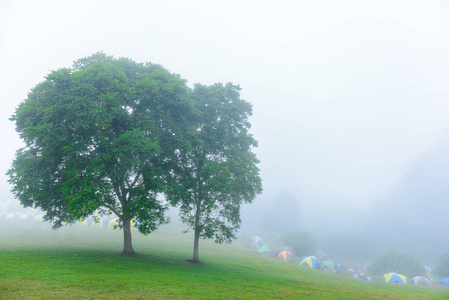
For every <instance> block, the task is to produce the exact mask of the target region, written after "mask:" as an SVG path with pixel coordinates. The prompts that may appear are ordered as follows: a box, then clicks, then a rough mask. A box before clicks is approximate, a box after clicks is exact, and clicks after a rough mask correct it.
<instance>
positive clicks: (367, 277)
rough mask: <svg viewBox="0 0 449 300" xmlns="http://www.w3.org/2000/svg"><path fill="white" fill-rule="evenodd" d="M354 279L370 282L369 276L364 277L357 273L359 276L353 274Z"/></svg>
mask: <svg viewBox="0 0 449 300" xmlns="http://www.w3.org/2000/svg"><path fill="white" fill-rule="evenodd" d="M354 278H355V279H362V280H368V281H370V280H371V277H369V276H366V275H365V274H363V273H359V274H354Z"/></svg>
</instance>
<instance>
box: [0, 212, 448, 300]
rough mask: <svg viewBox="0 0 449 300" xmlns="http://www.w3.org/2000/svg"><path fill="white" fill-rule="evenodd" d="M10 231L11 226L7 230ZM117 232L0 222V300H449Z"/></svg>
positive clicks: (430, 291) (220, 248)
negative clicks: (129, 246)
mask: <svg viewBox="0 0 449 300" xmlns="http://www.w3.org/2000/svg"><path fill="white" fill-rule="evenodd" d="M9 225H12V226H9ZM133 242H134V243H133V244H134V249H135V250H136V252H138V254H137V255H135V256H123V255H120V251H121V248H122V235H121V232H120V231H112V230H108V229H101V228H85V227H77V226H74V227H69V228H62V229H59V230H57V231H53V230H51V229H49V226H48V225H46V224H41V223H39V222H36V221H16V220H5V219H0V299H154V298H156V299H159V298H160V299H166V298H169V299H170V298H173V299H189V298H190V299H198V298H204V299H270V298H271V299H298V298H310V299H383V298H384V299H448V298H449V289H447V288H443V287H438V286H432V287H424V286H413V285H397V284H386V283H382V282H365V281H360V280H355V279H352V278H348V277H345V276H342V275H335V274H329V273H325V272H322V271H317V270H310V269H307V268H305V267H300V266H298V264H295V263H283V262H281V261H278V260H275V259H272V258H268V257H264V256H261V255H259V254H258V253H256V252H255V251H253V250H250V249H246V248H243V247H238V246H230V245H215V244H213V243H211V242H203V241H202V243H201V244H200V258H201V261H202V264H200V265H190V264H188V263H185V262H184V261H185V259H186V258H187V257H190V256H191V251H192V249H191V248H192V242H191V240H190V236H189V235H182V234H174V233H173V232H170V231H169V230H168V229H161V230H160V231H158V232H156V233H154V234H152V235H150V236H148V237H144V236H142V235H140V234H138V233H137V232H134V235H133Z"/></svg>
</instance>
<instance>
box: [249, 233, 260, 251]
mask: <svg viewBox="0 0 449 300" xmlns="http://www.w3.org/2000/svg"><path fill="white" fill-rule="evenodd" d="M262 245H263V241H262V238H261V237H259V236H257V235H255V236H253V237H251V240H250V241H249V246H250V247H251V248H253V249H259V248H260V247H262Z"/></svg>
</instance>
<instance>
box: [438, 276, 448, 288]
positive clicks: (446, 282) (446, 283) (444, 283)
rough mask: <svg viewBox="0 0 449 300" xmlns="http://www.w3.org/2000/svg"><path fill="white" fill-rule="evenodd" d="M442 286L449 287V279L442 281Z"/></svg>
mask: <svg viewBox="0 0 449 300" xmlns="http://www.w3.org/2000/svg"><path fill="white" fill-rule="evenodd" d="M440 285H444V286H449V277H448V278H444V279H442V280H441V281H440Z"/></svg>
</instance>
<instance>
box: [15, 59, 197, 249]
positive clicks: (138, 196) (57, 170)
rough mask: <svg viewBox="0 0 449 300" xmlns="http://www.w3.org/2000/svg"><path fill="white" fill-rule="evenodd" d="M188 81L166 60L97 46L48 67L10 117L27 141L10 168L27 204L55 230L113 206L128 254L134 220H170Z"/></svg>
mask: <svg viewBox="0 0 449 300" xmlns="http://www.w3.org/2000/svg"><path fill="white" fill-rule="evenodd" d="M189 91H190V90H189V89H188V87H187V86H186V82H185V81H184V80H183V79H181V78H180V77H179V76H177V75H174V74H171V73H169V72H168V71H167V70H166V69H164V68H163V67H161V66H159V65H155V64H151V63H145V64H142V63H136V62H134V61H132V60H130V59H126V58H119V59H115V58H113V57H111V56H107V55H105V54H103V53H97V54H94V55H92V56H90V57H86V58H83V59H80V60H78V61H76V62H75V63H74V64H73V67H72V68H64V69H60V70H57V71H53V72H51V73H50V74H49V75H48V76H47V77H46V78H45V80H44V81H43V82H41V83H39V84H38V85H36V86H35V87H34V88H33V89H32V91H31V92H30V93H29V95H28V97H27V99H26V100H25V101H24V102H22V103H21V104H20V105H19V107H18V108H17V109H16V111H15V113H14V115H13V116H12V117H11V120H12V121H15V123H16V130H17V132H18V133H19V135H20V137H21V138H22V139H23V141H24V142H25V147H24V148H22V149H19V150H18V151H17V154H16V158H15V160H14V161H13V164H12V167H11V169H10V170H9V171H8V174H9V176H10V183H12V185H13V192H14V193H15V196H16V197H17V198H18V199H19V200H20V202H21V204H22V205H24V206H26V207H29V206H32V207H39V208H41V209H42V210H43V211H44V212H45V216H44V219H45V220H46V221H50V222H53V223H54V224H53V228H55V229H56V228H59V227H61V226H63V225H64V224H70V223H72V222H74V221H76V220H82V219H84V218H86V217H87V216H89V215H92V214H94V213H98V212H100V215H101V214H111V213H114V214H116V215H117V216H118V217H119V219H120V221H121V222H120V227H122V228H123V233H124V246H123V253H125V254H128V253H133V252H134V250H133V247H132V240H131V220H132V219H135V220H136V221H137V222H138V224H139V226H138V230H139V231H140V232H141V233H143V234H149V233H150V232H152V231H153V230H155V229H156V227H157V226H158V224H161V223H165V222H166V218H165V217H164V211H165V210H166V209H167V205H166V204H164V203H162V202H161V201H160V200H158V197H157V196H158V193H160V192H162V191H163V189H164V186H165V180H164V177H165V175H166V174H167V173H169V172H170V168H171V167H170V166H171V165H172V164H173V163H174V161H173V160H174V159H176V155H175V149H178V151H179V149H180V145H182V140H181V138H182V136H183V134H182V130H183V128H185V124H184V123H185V122H186V121H187V116H188V115H189V113H188V112H189V110H191V108H192V105H191V101H190V100H189V99H190V96H189Z"/></svg>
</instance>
